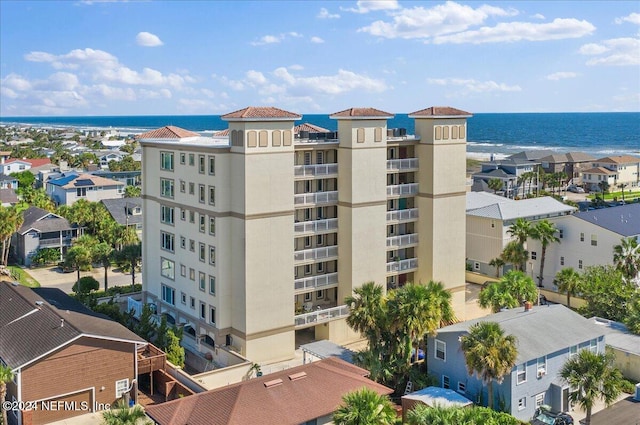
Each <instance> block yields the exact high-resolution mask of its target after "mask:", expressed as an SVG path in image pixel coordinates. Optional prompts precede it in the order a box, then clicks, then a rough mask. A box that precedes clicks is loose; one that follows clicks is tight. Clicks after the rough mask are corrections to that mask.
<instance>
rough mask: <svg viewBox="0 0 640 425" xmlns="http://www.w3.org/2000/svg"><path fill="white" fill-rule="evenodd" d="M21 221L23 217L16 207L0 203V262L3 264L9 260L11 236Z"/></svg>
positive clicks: (20, 224)
mask: <svg viewBox="0 0 640 425" xmlns="http://www.w3.org/2000/svg"><path fill="white" fill-rule="evenodd" d="M23 222H24V217H23V216H22V214H21V213H20V212H19V211H18V209H17V208H15V207H4V206H2V205H0V240H1V241H2V252H1V253H0V262H1V263H2V264H3V265H5V266H6V265H7V263H8V261H9V250H10V247H11V236H13V234H14V233H15V232H17V231H18V229H19V228H20V226H22V223H23Z"/></svg>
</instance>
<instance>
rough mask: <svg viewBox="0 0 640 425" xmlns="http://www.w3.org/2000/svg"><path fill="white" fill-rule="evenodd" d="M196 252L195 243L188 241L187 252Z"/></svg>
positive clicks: (191, 240)
mask: <svg viewBox="0 0 640 425" xmlns="http://www.w3.org/2000/svg"><path fill="white" fill-rule="evenodd" d="M195 250H196V241H194V240H193V239H189V251H191V252H195Z"/></svg>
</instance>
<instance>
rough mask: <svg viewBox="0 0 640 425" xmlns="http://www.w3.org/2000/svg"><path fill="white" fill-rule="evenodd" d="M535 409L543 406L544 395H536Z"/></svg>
mask: <svg viewBox="0 0 640 425" xmlns="http://www.w3.org/2000/svg"><path fill="white" fill-rule="evenodd" d="M535 403H536V409H537V408H538V407H540V406H542V405H543V404H544V393H540V394H538V395H536V402H535Z"/></svg>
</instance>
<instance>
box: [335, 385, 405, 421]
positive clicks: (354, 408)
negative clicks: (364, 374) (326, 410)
mask: <svg viewBox="0 0 640 425" xmlns="http://www.w3.org/2000/svg"><path fill="white" fill-rule="evenodd" d="M333 422H334V423H335V424H336V425H392V424H396V423H397V422H398V416H397V415H396V412H395V410H394V408H393V405H392V404H391V402H390V401H389V398H388V397H387V396H385V395H380V394H378V393H377V392H375V391H373V390H370V389H368V388H366V387H363V388H361V389H359V390H356V391H352V392H350V393H347V394H345V395H344V396H343V397H342V404H341V405H340V406H339V407H338V408H337V409H336V411H335V412H334V413H333Z"/></svg>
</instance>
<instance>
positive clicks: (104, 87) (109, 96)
mask: <svg viewBox="0 0 640 425" xmlns="http://www.w3.org/2000/svg"><path fill="white" fill-rule="evenodd" d="M87 94H92V95H94V96H97V97H98V98H100V99H105V100H126V101H134V100H136V99H137V98H138V97H137V95H136V92H135V90H133V89H132V88H131V87H115V86H110V85H108V84H96V85H93V86H90V87H88V88H87Z"/></svg>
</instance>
